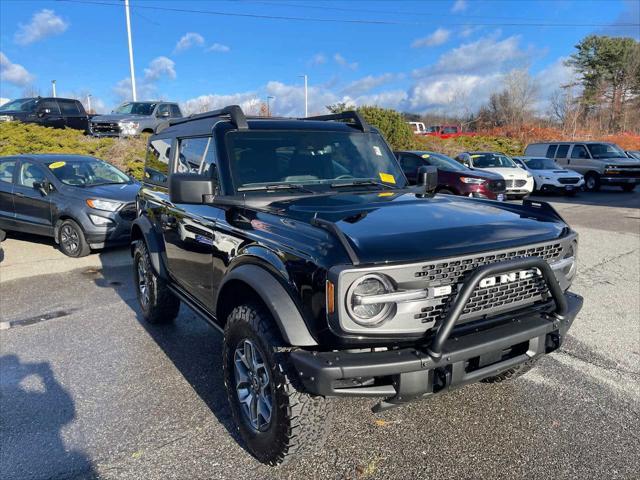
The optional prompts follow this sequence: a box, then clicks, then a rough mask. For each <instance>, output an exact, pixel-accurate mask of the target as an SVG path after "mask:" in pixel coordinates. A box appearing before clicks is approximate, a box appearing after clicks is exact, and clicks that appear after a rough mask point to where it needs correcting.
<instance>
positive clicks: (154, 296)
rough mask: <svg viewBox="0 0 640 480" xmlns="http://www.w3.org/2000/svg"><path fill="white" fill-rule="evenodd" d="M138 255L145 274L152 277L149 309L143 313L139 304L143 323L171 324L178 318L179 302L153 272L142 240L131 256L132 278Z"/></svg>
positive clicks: (135, 284)
mask: <svg viewBox="0 0 640 480" xmlns="http://www.w3.org/2000/svg"><path fill="white" fill-rule="evenodd" d="M138 255H140V257H141V258H142V261H143V262H145V268H146V270H147V272H149V273H150V275H151V276H153V288H151V293H150V299H149V304H150V307H149V308H148V309H147V310H146V311H145V309H144V307H142V304H140V309H141V310H142V315H143V317H144V319H145V321H147V322H148V323H152V324H163V323H171V322H173V321H174V320H175V318H176V317H177V316H178V311H179V310H180V300H179V299H178V298H177V297H176V296H175V295H174V294H173V293H172V292H171V290H169V287H168V285H167V282H165V281H164V280H163V279H162V278H160V277H159V276H158V275H157V274H156V272H155V271H154V269H153V265H152V264H151V257H150V256H149V251H148V250H147V245H146V244H145V243H144V241H142V240H139V241H138V242H136V246H135V250H134V254H133V258H134V262H133V268H134V278H135V277H137V267H138V265H137V263H136V258H137V256H138ZM134 287H135V288H136V292H137V288H138V283H137V281H136V282H135V283H134ZM147 288H150V285H147Z"/></svg>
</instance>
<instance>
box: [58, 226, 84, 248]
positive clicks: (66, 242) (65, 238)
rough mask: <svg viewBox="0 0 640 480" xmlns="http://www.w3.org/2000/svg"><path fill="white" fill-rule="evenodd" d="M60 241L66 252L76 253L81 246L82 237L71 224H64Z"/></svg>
mask: <svg viewBox="0 0 640 480" xmlns="http://www.w3.org/2000/svg"><path fill="white" fill-rule="evenodd" d="M60 243H61V244H62V248H64V250H65V251H66V252H69V253H75V252H76V251H77V250H78V248H79V247H80V237H79V235H78V232H77V231H76V229H75V228H73V227H72V226H71V225H64V226H63V227H62V229H61V230H60Z"/></svg>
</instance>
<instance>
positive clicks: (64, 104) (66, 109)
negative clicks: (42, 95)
mask: <svg viewBox="0 0 640 480" xmlns="http://www.w3.org/2000/svg"><path fill="white" fill-rule="evenodd" d="M58 104H59V105H60V111H61V112H62V115H78V114H79V113H80V111H79V110H78V106H77V105H76V102H74V101H73V100H58Z"/></svg>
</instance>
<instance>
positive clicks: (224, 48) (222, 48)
mask: <svg viewBox="0 0 640 480" xmlns="http://www.w3.org/2000/svg"><path fill="white" fill-rule="evenodd" d="M206 51H207V52H218V53H227V52H230V51H231V47H229V46H228V45H223V44H222V43H214V44H212V45H211V46H210V47H209V48H207V50H206Z"/></svg>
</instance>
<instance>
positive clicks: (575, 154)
mask: <svg viewBox="0 0 640 480" xmlns="http://www.w3.org/2000/svg"><path fill="white" fill-rule="evenodd" d="M571 158H589V154H588V153H587V149H586V148H585V146H584V145H574V146H573V150H571Z"/></svg>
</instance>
